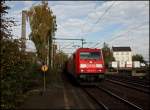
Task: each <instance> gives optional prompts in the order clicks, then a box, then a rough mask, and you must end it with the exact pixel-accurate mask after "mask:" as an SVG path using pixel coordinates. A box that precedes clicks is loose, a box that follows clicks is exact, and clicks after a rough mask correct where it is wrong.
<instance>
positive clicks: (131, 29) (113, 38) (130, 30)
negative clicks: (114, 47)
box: [95, 21, 149, 46]
mask: <svg viewBox="0 0 150 110" xmlns="http://www.w3.org/2000/svg"><path fill="white" fill-rule="evenodd" d="M148 22H149V21H148ZM148 22H144V23H142V24H140V25H138V26H136V27H132V28H130V29H129V30H128V31H126V32H125V33H123V34H120V35H118V36H116V37H112V38H111V39H109V40H107V42H109V41H113V40H115V39H117V38H119V37H122V35H125V34H127V33H129V32H133V30H134V29H138V28H140V27H142V26H145V25H146V24H147V23H148ZM99 44H101V45H102V43H98V44H97V45H99ZM97 45H95V46H97Z"/></svg>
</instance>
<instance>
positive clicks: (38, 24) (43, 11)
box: [28, 5, 56, 57]
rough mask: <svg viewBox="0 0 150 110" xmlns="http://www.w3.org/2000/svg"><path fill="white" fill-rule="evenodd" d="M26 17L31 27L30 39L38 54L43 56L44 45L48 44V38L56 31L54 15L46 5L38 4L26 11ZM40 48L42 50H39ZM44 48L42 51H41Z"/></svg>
mask: <svg viewBox="0 0 150 110" xmlns="http://www.w3.org/2000/svg"><path fill="white" fill-rule="evenodd" d="M28 17H29V20H30V21H29V22H30V27H31V37H32V38H31V39H32V40H33V42H34V43H35V46H36V48H37V50H38V54H40V55H38V56H41V57H43V56H45V54H44V53H47V54H48V52H46V50H45V46H46V45H47V44H48V38H49V37H52V36H51V35H54V32H55V31H56V16H54V15H53V12H52V10H50V8H49V7H48V5H38V6H34V7H31V9H30V10H29V11H28ZM41 49H42V50H41ZM43 50H44V52H42V51H43Z"/></svg>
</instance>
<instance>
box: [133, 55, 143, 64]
mask: <svg viewBox="0 0 150 110" xmlns="http://www.w3.org/2000/svg"><path fill="white" fill-rule="evenodd" d="M132 61H140V62H142V63H145V61H144V58H143V56H142V55H140V54H135V55H133V56H132Z"/></svg>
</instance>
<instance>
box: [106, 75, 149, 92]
mask: <svg viewBox="0 0 150 110" xmlns="http://www.w3.org/2000/svg"><path fill="white" fill-rule="evenodd" d="M107 78H109V79H113V80H118V81H122V82H123V81H124V82H126V83H129V84H132V85H137V86H142V87H145V88H148V89H149V88H150V81H149V80H146V79H139V78H138V77H129V76H120V75H107Z"/></svg>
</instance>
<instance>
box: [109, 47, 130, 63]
mask: <svg viewBox="0 0 150 110" xmlns="http://www.w3.org/2000/svg"><path fill="white" fill-rule="evenodd" d="M112 53H113V57H114V58H115V61H118V62H132V51H131V48H130V47H112Z"/></svg>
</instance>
